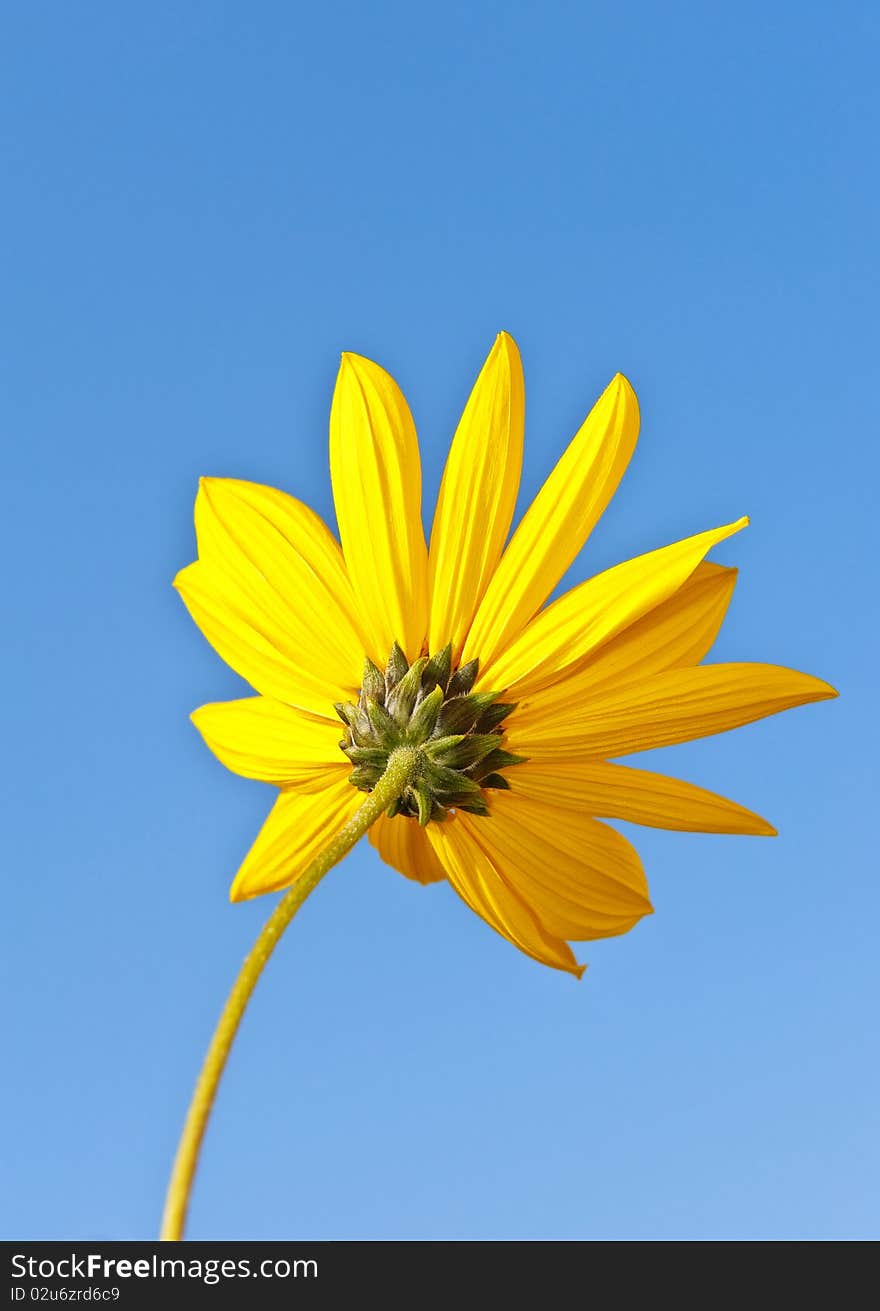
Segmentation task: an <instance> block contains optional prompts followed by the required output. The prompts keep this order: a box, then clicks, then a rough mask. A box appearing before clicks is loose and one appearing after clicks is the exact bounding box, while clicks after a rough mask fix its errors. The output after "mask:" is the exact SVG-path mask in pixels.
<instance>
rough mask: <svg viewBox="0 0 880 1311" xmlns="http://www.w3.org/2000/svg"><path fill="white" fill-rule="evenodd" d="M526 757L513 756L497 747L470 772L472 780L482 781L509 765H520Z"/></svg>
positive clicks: (510, 752) (511, 753)
mask: <svg viewBox="0 0 880 1311" xmlns="http://www.w3.org/2000/svg"><path fill="white" fill-rule="evenodd" d="M525 760H528V756H515V755H514V754H513V752H512V751H505V750H504V749H503V748H502V747H497V748H496V749H495V750H494V751H490V752H489V754H488V755H487V756H484V758H483V759H482V760H481V761H480V762H479V764H477V765H475V766H474V768H473V769H472V770H471V775H472V776H473V777H474V778H478V779H483V778H485V777H486V776H487V775H488V774H494V773H496V772H497V771H498V770H499V769H508V768H509V767H510V766H511V765H521V764H522V763H523V762H524V761H525Z"/></svg>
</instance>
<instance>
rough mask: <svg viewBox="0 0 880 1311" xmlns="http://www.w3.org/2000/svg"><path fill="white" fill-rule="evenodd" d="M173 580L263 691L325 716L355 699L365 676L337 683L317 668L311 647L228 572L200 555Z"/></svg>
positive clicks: (216, 642) (221, 648)
mask: <svg viewBox="0 0 880 1311" xmlns="http://www.w3.org/2000/svg"><path fill="white" fill-rule="evenodd" d="M174 586H175V587H176V588H177V590H178V592H179V593H180V595H181V597H182V598H183V601H184V604H185V605H186V608H187V610H188V611H189V612H190V614H191V615H192V618H193V619H194V620H195V622H196V624H197V625H198V627H199V628H200V629H201V631H202V634H203V635H204V636H205V637H206V638H207V639H208V641H209V642H210V643H211V645H212V646H213V648H214V650H215V651H216V652H217V654H218V655H219V656H221V657H222V658H223V659H224V660H225V661H226V663H227V664H228V665H230V666H231V667H232V668H233V669H234V670H235V672H236V673H237V674H240V675H241V676H242V678H244V679H246V680H247V681H248V682H249V683H250V685H251V687H253V688H255V689H256V690H257V691H258V692H262V693H263V695H264V696H270V697H275V698H276V699H277V700H279V701H285V702H286V703H287V704H288V705H291V706H297V707H299V709H301V710H307V711H310V712H311V713H312V714H316V715H323V716H324V717H326V718H330V717H332V716H333V704H334V702H336V701H349V700H351V699H352V696H353V695H354V694H355V692H356V689H357V687H358V686H359V684H360V678H359V677H358V678H356V679H353V678H349V679H348V680H347V681H346V683H345V684H343V683H342V682H336V683H334V682H332V681H331V679H330V678H329V677H325V676H322V675H321V674H320V673H319V672H318V671H316V670H314V669H313V668H312V664H313V661H312V659H311V657H310V655H309V654H308V648H307V647H305V646H297V645H296V643H295V642H294V641H292V640H291V639H290V637H289V636H288V630H287V628H286V627H284V628H282V627H281V626H280V625H279V623H278V621H277V620H276V619H275V618H272V617H270V616H269V615H267V614H266V613H265V611H264V610H262V609H260V608H258V607H257V606H256V605H254V604H253V603H252V602H251V601H249V600H248V599H247V597H246V595H245V594H244V592H243V591H242V589H241V588H239V587H238V586H237V585H236V584H235V583H234V582H233V581H232V580H231V579H230V578H229V575H228V574H221V573H219V572H218V571H217V570H216V569H215V568H213V567H212V566H211V565H209V564H207V563H206V562H204V561H201V560H197V561H196V562H195V564H191V565H188V566H187V567H186V569H181V571H180V573H179V574H178V575H177V577H176V578H175V580H174ZM327 622H328V623H330V622H331V620H330V619H329V617H328V618H327Z"/></svg>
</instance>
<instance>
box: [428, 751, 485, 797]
mask: <svg viewBox="0 0 880 1311" xmlns="http://www.w3.org/2000/svg"><path fill="white" fill-rule="evenodd" d="M422 776H423V778H424V779H425V782H426V783H427V784H428V785H429V786H430V788H431V791H432V792H434V793H435V794H444V793H445V794H448V795H450V796H452V795H454V796H456V797H459V796H462V797H468V796H477V794H478V793H479V791H480V785H479V783H476V782H474V780H473V779H472V778H469V777H468V775H467V774H460V773H459V772H458V770H457V769H450V768H449V767H448V765H438V764H436V763H435V762H434V761H433V760H426V761H425V763H424V765H423V766H422ZM449 804H451V803H450V802H448V801H446V800H445V798H444V805H449Z"/></svg>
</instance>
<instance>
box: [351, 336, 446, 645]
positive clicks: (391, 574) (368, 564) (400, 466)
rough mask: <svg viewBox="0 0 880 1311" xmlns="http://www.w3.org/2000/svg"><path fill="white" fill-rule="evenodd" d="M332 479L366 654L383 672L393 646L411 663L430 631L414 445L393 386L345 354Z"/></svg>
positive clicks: (409, 420)
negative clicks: (366, 645)
mask: <svg viewBox="0 0 880 1311" xmlns="http://www.w3.org/2000/svg"><path fill="white" fill-rule="evenodd" d="M330 476H331V479H332V482H333V499H334V501H335V503H336V517H337V520H338V522H339V533H340V536H341V538H342V549H343V551H344V553H345V561H346V564H347V566H348V572H349V575H350V577H351V581H352V584H353V586H354V592H355V597H356V600H357V605H358V613H359V615H361V616H362V621H363V626H364V628H365V629H366V630H367V636H368V638H369V642H368V654H369V655H370V657H371V658H372V659H373V660H374V661H375V662H376V663H377V664H379V665H380V667H382V666H384V664H385V661H386V660H387V659H388V653H389V651H390V650H391V646H392V644H393V643H394V642H395V641H397V642H399V643H400V645H401V646H402V647H403V649H404V650H405V651H406V654H407V655H408V656H409V658H410V659H411V660H412V659H415V657H416V656H418V655H419V654H420V652H421V650H422V646H423V643H424V641H425V638H426V636H427V627H428V621H427V559H428V552H427V548H426V546H425V534H424V530H423V528H422V519H421V501H422V473H421V464H420V462H419V446H418V441H417V439H416V430H415V426H414V424H413V421H412V415H411V414H410V412H409V407H408V406H407V403H406V401H405V400H404V397H403V393H402V392H401V390H400V388H399V387H398V385H397V383H396V382H395V381H394V379H393V378H392V377H391V376H390V375H389V374H387V373H386V372H385V371H384V369H380V368H379V366H378V364H374V363H373V362H372V361H371V360H366V359H364V358H363V357H362V356H360V355H350V354H345V355H343V357H342V363H341V365H340V368H339V376H338V378H337V380H336V389H335V391H334V393H333V407H332V409H331V412H330Z"/></svg>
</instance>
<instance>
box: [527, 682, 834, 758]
mask: <svg viewBox="0 0 880 1311" xmlns="http://www.w3.org/2000/svg"><path fill="white" fill-rule="evenodd" d="M572 681H573V682H576V681H577V678H576V677H575V679H573V680H572ZM836 695H837V693H836V692H835V690H834V688H833V687H830V686H829V684H828V683H824V682H822V680H821V679H819V678H813V677H811V676H810V675H809V674H801V673H798V672H797V671H796V670H794V669H783V668H781V667H779V666H778V665H760V664H730V665H697V666H696V668H693V669H673V670H670V671H668V672H667V673H665V674H657V675H656V676H655V677H654V678H649V679H646V680H645V681H644V682H639V683H634V684H632V685H631V686H630V687H627V688H623V689H621V690H620V691H619V692H618V691H610V692H606V693H605V694H604V695H602V696H600V697H595V698H593V697H589V696H586V695H585V696H584V697H583V698H582V699H581V701H580V704H579V705H574V704H573V705H572V708H571V709H570V711H569V713H568V714H567V715H566V716H565V717H563V718H560V716H559V715H558V714H557V713H554V712H553V711H552V710H551V711H549V712H545V711H544V709H543V707H542V706H541V705H540V698H539V697H536V698H535V700H534V702H533V703H532V704H531V706H530V707H529V709H528V710H519V709H518V710H515V711H513V712H512V713H511V716H510V719H509V720H508V721H507V723H508V724H509V725H510V730H509V733H508V740H507V741H506V742H505V746H506V747H508V748H509V749H510V750H512V751H515V752H520V753H521V754H523V755H526V756H530V757H534V758H539V757H540V758H543V759H546V758H547V757H548V756H555V757H556V758H557V759H564V758H565V757H571V756H572V755H574V756H575V757H576V758H578V759H583V758H584V757H589V756H596V757H600V758H605V757H608V756H625V755H629V754H630V753H631V752H634V751H650V750H651V749H652V748H654V747H665V746H672V745H673V744H674V743H676V742H689V741H691V740H692V739H693V738H699V737H708V736H709V735H710V734H713V733H723V732H726V730H727V729H730V728H737V727H739V725H741V724H750V723H752V722H753V721H754V720H756V719H763V718H765V716H767V715H775V714H777V713H778V712H779V711H781V710H788V709H789V708H790V707H792V706H800V705H806V704H807V703H808V702H810V701H825V700H827V699H828V698H829V697H834V696H836Z"/></svg>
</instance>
